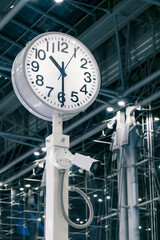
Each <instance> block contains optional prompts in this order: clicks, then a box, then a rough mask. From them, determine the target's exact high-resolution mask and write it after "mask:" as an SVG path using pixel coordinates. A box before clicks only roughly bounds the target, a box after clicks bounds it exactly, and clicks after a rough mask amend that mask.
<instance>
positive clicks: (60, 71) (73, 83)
mask: <svg viewBox="0 0 160 240" xmlns="http://www.w3.org/2000/svg"><path fill="white" fill-rule="evenodd" d="M12 83H13V88H14V90H15V93H16V95H17V97H18V98H19V100H20V101H21V103H22V104H23V105H24V106H25V107H26V108H27V109H28V110H29V111H30V112H31V113H33V114H34V115H36V116H37V117H39V118H42V119H44V120H48V121H51V120H52V115H53V114H54V113H62V117H63V120H67V119H70V118H72V117H74V116H75V115H76V114H78V113H79V112H81V111H84V110H85V109H86V108H87V107H89V106H90V105H91V104H92V103H93V101H94V100H95V99H96V97H97V95H98V92H99V89H100V72H99V68H98V65H97V62H96V60H95V58H94V57H93V55H92V53H91V52H90V51H89V49H88V48H87V47H86V46H85V45H84V44H83V43H81V42H80V41H79V40H77V39H76V38H74V37H72V36H70V35H68V34H64V33H59V32H48V33H44V34H41V35H39V36H37V37H36V38H34V39H33V40H32V41H31V42H29V43H28V44H27V46H26V47H25V48H24V49H23V50H22V51H21V52H20V53H19V54H18V55H17V57H16V59H15V61H14V63H13V67H12Z"/></svg>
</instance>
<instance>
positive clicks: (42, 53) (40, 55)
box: [35, 49, 46, 60]
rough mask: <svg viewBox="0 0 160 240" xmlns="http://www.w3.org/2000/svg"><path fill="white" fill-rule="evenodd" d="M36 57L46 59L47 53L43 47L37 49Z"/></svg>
mask: <svg viewBox="0 0 160 240" xmlns="http://www.w3.org/2000/svg"><path fill="white" fill-rule="evenodd" d="M35 58H36V59H37V58H39V59H40V60H44V59H45V58H46V53H45V51H44V50H43V49H39V50H38V49H35Z"/></svg>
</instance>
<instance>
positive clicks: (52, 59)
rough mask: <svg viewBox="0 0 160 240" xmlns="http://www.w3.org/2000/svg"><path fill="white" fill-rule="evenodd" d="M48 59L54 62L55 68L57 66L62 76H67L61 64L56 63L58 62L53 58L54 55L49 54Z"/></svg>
mask: <svg viewBox="0 0 160 240" xmlns="http://www.w3.org/2000/svg"><path fill="white" fill-rule="evenodd" d="M49 59H50V60H51V61H52V62H53V63H54V65H55V66H56V68H58V70H59V71H60V73H61V74H63V75H64V77H66V76H67V74H66V73H65V72H64V69H63V70H62V68H61V66H60V65H59V64H58V62H57V61H56V60H55V59H54V57H52V56H50V57H49Z"/></svg>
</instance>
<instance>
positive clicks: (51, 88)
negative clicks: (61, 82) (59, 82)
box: [46, 86, 54, 97]
mask: <svg viewBox="0 0 160 240" xmlns="http://www.w3.org/2000/svg"><path fill="white" fill-rule="evenodd" d="M46 88H48V89H50V90H49V92H48V95H47V96H48V97H50V95H51V92H52V91H53V89H54V87H49V86H46Z"/></svg>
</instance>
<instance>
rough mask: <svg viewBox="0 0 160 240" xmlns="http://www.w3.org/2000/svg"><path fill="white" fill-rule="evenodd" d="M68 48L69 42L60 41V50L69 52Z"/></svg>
mask: <svg viewBox="0 0 160 240" xmlns="http://www.w3.org/2000/svg"><path fill="white" fill-rule="evenodd" d="M67 49H68V44H67V43H66V42H62V43H60V41H58V51H59V52H60V51H61V52H63V53H68V51H67Z"/></svg>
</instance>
